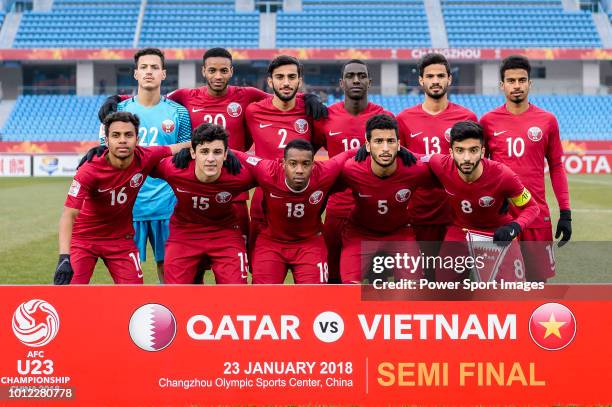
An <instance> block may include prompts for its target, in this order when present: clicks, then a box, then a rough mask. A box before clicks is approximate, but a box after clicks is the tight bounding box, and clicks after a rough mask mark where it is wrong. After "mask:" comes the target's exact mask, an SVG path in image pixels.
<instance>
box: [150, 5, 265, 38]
mask: <svg viewBox="0 0 612 407" xmlns="http://www.w3.org/2000/svg"><path fill="white" fill-rule="evenodd" d="M258 45H259V12H256V11H251V12H236V11H235V10H234V1H233V0H199V1H193V0H191V1H189V0H148V2H147V6H146V9H145V15H144V20H143V25H142V31H141V34H140V42H139V46H141V47H148V46H151V47H153V46H154V47H173V48H205V47H214V46H224V47H232V48H257V47H258Z"/></svg>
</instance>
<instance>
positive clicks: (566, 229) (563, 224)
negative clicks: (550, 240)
mask: <svg viewBox="0 0 612 407" xmlns="http://www.w3.org/2000/svg"><path fill="white" fill-rule="evenodd" d="M561 235H563V236H562V237H561V240H559V243H558V246H559V247H562V246H563V245H565V244H566V243H567V242H569V240H570V239H571V237H572V211H570V210H569V209H566V210H563V211H561V212H560V213H559V221H558V222H557V232H556V233H555V239H558V238H559V236H561Z"/></svg>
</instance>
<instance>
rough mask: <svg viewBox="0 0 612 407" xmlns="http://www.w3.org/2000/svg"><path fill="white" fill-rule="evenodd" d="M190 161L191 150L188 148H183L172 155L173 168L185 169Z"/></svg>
mask: <svg viewBox="0 0 612 407" xmlns="http://www.w3.org/2000/svg"><path fill="white" fill-rule="evenodd" d="M191 160H192V158H191V149H190V148H189V147H185V148H183V149H182V150H181V151H179V152H178V153H176V154H174V157H172V162H173V163H174V166H175V167H176V168H180V169H183V168H187V166H188V165H189V161H191Z"/></svg>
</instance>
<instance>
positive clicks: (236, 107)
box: [227, 102, 242, 117]
mask: <svg viewBox="0 0 612 407" xmlns="http://www.w3.org/2000/svg"><path fill="white" fill-rule="evenodd" d="M227 114H229V115H230V116H232V117H238V116H240V115H241V114H242V106H240V103H236V102H232V103H230V104H229V105H227Z"/></svg>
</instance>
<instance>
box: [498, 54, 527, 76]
mask: <svg viewBox="0 0 612 407" xmlns="http://www.w3.org/2000/svg"><path fill="white" fill-rule="evenodd" d="M508 69H524V70H526V71H527V78H529V77H530V76H531V64H530V63H529V60H528V59H527V58H526V57H524V56H522V55H510V56H509V57H508V58H505V59H504V60H503V61H502V63H501V66H500V67H499V79H500V80H501V81H502V82H503V81H504V75H505V74H506V71H507V70H508Z"/></svg>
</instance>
